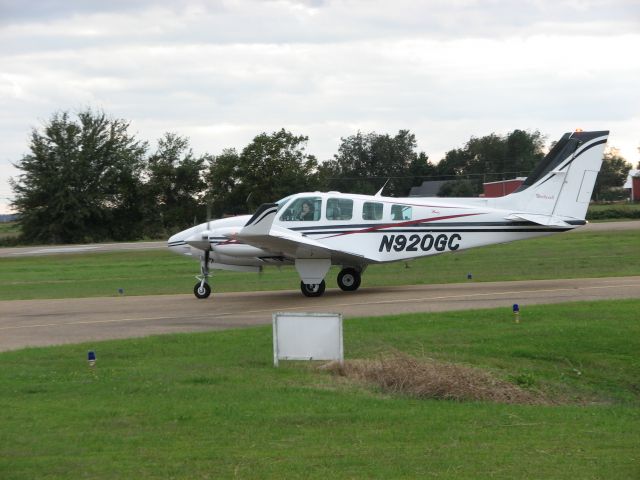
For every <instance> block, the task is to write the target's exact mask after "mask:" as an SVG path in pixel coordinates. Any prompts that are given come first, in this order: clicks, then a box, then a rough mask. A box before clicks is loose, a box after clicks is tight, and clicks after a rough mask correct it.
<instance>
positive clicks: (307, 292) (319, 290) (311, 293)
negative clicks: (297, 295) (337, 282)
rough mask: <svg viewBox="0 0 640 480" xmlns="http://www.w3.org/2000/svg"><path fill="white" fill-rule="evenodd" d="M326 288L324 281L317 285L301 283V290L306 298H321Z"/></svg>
mask: <svg viewBox="0 0 640 480" xmlns="http://www.w3.org/2000/svg"><path fill="white" fill-rule="evenodd" d="M326 286H327V285H326V284H325V283H324V280H322V282H320V283H316V284H311V283H309V284H307V283H304V282H300V290H301V291H302V294H303V295H304V296H305V297H320V296H321V295H322V294H323V293H324V289H325V288H326Z"/></svg>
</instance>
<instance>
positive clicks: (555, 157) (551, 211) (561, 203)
mask: <svg viewBox="0 0 640 480" xmlns="http://www.w3.org/2000/svg"><path fill="white" fill-rule="evenodd" d="M608 136H609V132H608V131H600V132H573V133H565V134H564V135H563V136H562V138H561V139H560V141H559V142H558V143H556V145H555V146H554V147H553V148H552V149H551V151H550V152H549V153H548V154H547V156H546V157H545V158H544V159H543V160H542V162H540V164H539V165H538V166H537V167H536V169H535V170H534V171H533V173H532V174H531V175H530V176H529V177H527V179H526V180H525V181H524V183H523V184H522V185H521V186H520V187H519V188H518V189H517V190H516V191H515V192H513V193H512V194H511V195H507V196H506V197H502V198H501V199H496V200H498V202H496V203H497V206H499V207H501V208H505V209H509V210H511V211H513V212H516V213H523V214H532V215H536V216H539V215H543V216H548V217H550V221H551V219H558V220H559V221H562V219H566V220H571V219H577V220H584V218H585V215H586V213H587V208H588V207H589V201H590V200H591V194H592V192H593V187H594V185H595V183H596V177H597V175H598V172H599V171H600V166H601V165H602V157H603V153H604V146H605V143H606V142H607V137H608ZM551 223H553V222H551Z"/></svg>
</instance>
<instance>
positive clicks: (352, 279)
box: [338, 268, 362, 292]
mask: <svg viewBox="0 0 640 480" xmlns="http://www.w3.org/2000/svg"><path fill="white" fill-rule="evenodd" d="M361 282H362V277H361V276H360V272H359V271H357V270H356V269H355V268H343V269H342V270H340V273H339V274H338V286H339V287H340V289H341V290H343V291H345V292H353V291H355V290H357V289H358V288H360V283H361Z"/></svg>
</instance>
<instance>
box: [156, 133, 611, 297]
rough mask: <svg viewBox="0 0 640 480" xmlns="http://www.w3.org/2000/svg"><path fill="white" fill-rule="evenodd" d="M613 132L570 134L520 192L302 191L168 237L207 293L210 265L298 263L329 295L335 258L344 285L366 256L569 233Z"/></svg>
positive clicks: (306, 283)
mask: <svg viewBox="0 0 640 480" xmlns="http://www.w3.org/2000/svg"><path fill="white" fill-rule="evenodd" d="M608 134H609V132H608V131H601V132H583V131H576V132H573V133H566V134H565V135H564V136H563V137H562V138H561V139H560V141H559V142H558V143H557V144H556V145H555V146H554V147H553V148H552V149H551V151H550V152H549V154H548V155H547V156H546V157H545V158H544V160H543V161H542V162H541V163H540V164H539V165H538V166H537V167H536V169H535V170H534V171H533V173H532V174H531V175H530V176H529V177H528V178H527V179H526V180H525V181H524V183H523V184H522V185H521V186H520V188H518V190H516V191H515V192H514V193H512V194H510V195H507V196H505V197H499V198H415V197H410V198H391V197H383V196H382V195H381V191H380V192H378V193H377V194H376V195H374V196H370V195H351V194H346V193H339V192H328V193H321V192H308V193H298V194H295V195H291V196H289V197H287V198H284V199H282V200H280V201H278V202H276V203H269V204H264V205H262V206H261V207H259V208H258V210H257V211H256V213H255V214H253V216H251V215H243V216H237V217H231V218H223V219H220V220H213V221H210V222H207V223H203V224H202V225H198V226H195V227H193V228H190V229H188V230H184V231H182V232H180V233H177V234H176V235H174V236H172V237H171V238H170V239H169V242H168V244H169V248H170V249H171V250H173V251H175V252H177V253H180V254H185V255H190V256H193V257H195V258H198V259H199V260H200V270H201V275H200V276H198V277H196V278H198V283H196V285H195V287H194V293H195V295H196V297H198V298H207V297H208V296H209V294H210V293H211V287H210V286H209V284H208V279H209V271H210V269H222V270H236V271H252V272H258V271H260V269H261V268H262V267H263V266H264V265H295V268H296V270H297V271H298V273H299V275H300V279H301V282H300V288H301V290H302V293H303V294H304V295H306V296H308V297H318V296H320V295H322V294H323V293H324V290H325V281H324V278H325V276H326V274H327V272H328V271H329V267H331V265H340V266H341V267H342V269H341V270H340V273H339V274H338V286H339V287H340V288H341V289H342V290H345V291H353V290H357V289H358V287H359V286H360V281H361V275H362V273H363V272H364V270H365V269H366V268H367V266H368V265H369V264H372V263H385V262H395V261H399V260H409V259H412V258H417V257H424V256H427V255H436V254H439V253H444V252H454V251H459V250H465V249H467V248H473V247H480V246H483V245H490V244H494V243H504V242H511V241H514V240H523V239H526V238H533V237H539V236H542V235H549V234H552V233H556V232H565V231H567V230H571V229H573V228H575V227H578V226H580V225H584V224H585V223H586V221H585V214H586V212H587V207H588V205H589V200H590V199H591V193H592V191H593V187H594V184H595V181H596V176H597V175H598V171H599V170H600V166H601V164H602V157H603V151H604V147H605V143H606V141H607V136H608Z"/></svg>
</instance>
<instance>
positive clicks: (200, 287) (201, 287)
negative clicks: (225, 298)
mask: <svg viewBox="0 0 640 480" xmlns="http://www.w3.org/2000/svg"><path fill="white" fill-rule="evenodd" d="M193 294H194V295H195V296H196V297H198V298H207V297H208V296H209V295H211V287H210V286H209V284H208V283H204V284H201V283H200V282H198V283H196V284H195V286H194V287H193Z"/></svg>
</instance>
